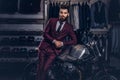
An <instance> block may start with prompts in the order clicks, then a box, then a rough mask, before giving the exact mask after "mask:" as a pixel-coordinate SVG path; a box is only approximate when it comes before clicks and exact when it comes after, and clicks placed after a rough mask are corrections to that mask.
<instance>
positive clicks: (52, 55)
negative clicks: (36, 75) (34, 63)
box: [42, 53, 56, 80]
mask: <svg viewBox="0 0 120 80" xmlns="http://www.w3.org/2000/svg"><path fill="white" fill-rule="evenodd" d="M55 57H56V55H55V54H54V53H51V54H50V55H49V57H48V59H47V61H46V63H45V65H44V69H43V70H44V72H43V76H42V80H45V78H46V73H47V71H48V69H49V68H50V65H51V63H52V62H53V60H54V59H55Z"/></svg>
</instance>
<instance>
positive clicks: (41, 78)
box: [37, 5, 77, 80]
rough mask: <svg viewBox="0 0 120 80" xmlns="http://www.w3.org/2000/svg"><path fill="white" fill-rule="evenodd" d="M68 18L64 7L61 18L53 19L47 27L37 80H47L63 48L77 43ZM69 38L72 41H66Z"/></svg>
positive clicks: (40, 54)
mask: <svg viewBox="0 0 120 80" xmlns="http://www.w3.org/2000/svg"><path fill="white" fill-rule="evenodd" d="M68 16H69V10H68V7H67V6H65V5H63V6H61V8H60V11H59V18H51V19H50V20H49V21H48V23H47V25H46V29H45V31H44V34H43V37H44V39H43V41H42V42H41V43H40V45H39V64H38V70H37V71H38V72H37V80H45V74H46V72H47V70H48V68H49V67H50V64H51V63H52V61H53V60H54V59H55V57H56V56H57V55H59V54H60V53H61V50H62V47H64V46H69V45H74V44H76V43H77V39H76V35H75V33H74V31H73V27H72V25H70V24H69V23H68V22H67V18H68ZM67 36H69V37H70V40H66V37H67Z"/></svg>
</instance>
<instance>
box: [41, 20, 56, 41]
mask: <svg viewBox="0 0 120 80" xmlns="http://www.w3.org/2000/svg"><path fill="white" fill-rule="evenodd" d="M50 31H51V19H50V20H49V21H48V22H47V25H46V28H45V31H44V34H43V37H44V38H45V39H47V40H49V41H50V42H53V40H54V38H53V37H52V36H51V35H50V34H49V32H50Z"/></svg>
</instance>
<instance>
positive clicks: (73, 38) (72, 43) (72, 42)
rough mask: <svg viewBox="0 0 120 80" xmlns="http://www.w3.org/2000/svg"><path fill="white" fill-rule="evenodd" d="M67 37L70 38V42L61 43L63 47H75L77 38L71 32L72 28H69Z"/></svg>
mask: <svg viewBox="0 0 120 80" xmlns="http://www.w3.org/2000/svg"><path fill="white" fill-rule="evenodd" d="M69 36H70V37H71V40H69V41H63V45H75V44H77V38H76V35H75V33H74V31H73V28H72V26H71V27H70V28H69Z"/></svg>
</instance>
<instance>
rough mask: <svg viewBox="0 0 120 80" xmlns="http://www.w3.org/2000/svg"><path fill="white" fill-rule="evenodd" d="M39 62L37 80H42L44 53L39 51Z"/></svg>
mask: <svg viewBox="0 0 120 80" xmlns="http://www.w3.org/2000/svg"><path fill="white" fill-rule="evenodd" d="M38 54H39V62H38V64H37V76H36V78H37V80H42V73H43V69H44V64H45V51H44V50H40V51H39V53H38Z"/></svg>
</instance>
